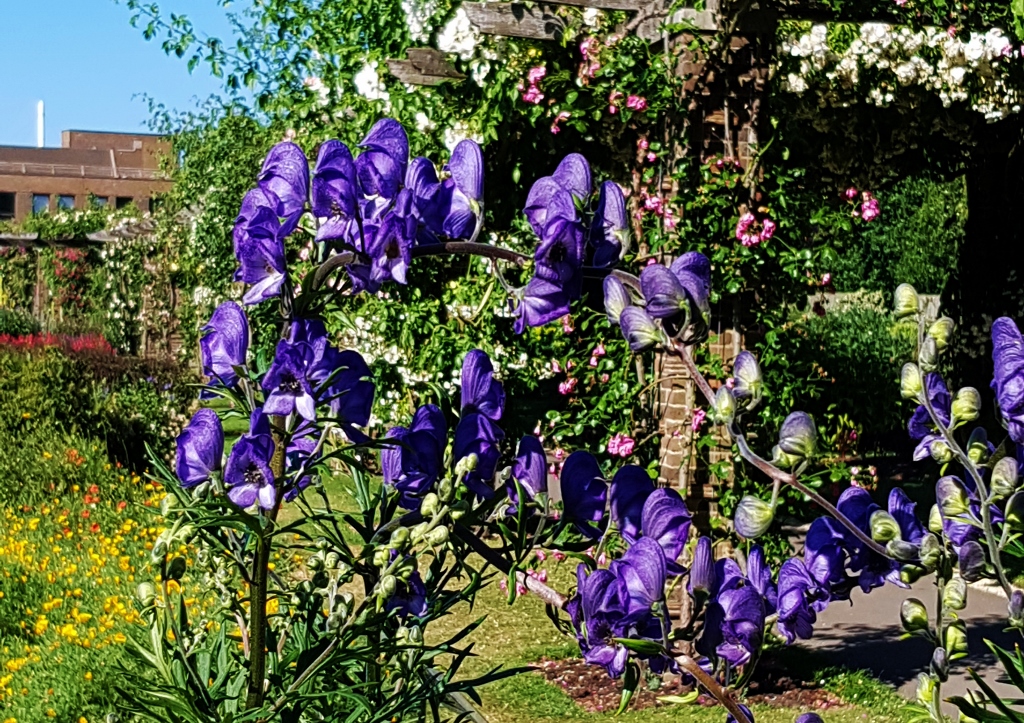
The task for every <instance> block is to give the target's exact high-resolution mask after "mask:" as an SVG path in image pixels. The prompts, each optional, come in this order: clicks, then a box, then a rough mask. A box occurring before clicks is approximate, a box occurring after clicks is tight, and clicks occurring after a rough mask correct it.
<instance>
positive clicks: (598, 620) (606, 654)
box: [566, 564, 629, 678]
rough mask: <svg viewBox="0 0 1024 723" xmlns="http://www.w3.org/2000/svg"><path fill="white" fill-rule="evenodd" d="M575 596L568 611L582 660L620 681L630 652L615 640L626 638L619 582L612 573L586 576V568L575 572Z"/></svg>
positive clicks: (583, 566)
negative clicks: (624, 635)
mask: <svg viewBox="0 0 1024 723" xmlns="http://www.w3.org/2000/svg"><path fill="white" fill-rule="evenodd" d="M576 578H577V589H576V595H575V596H574V597H573V599H572V600H570V601H569V603H568V604H567V605H566V610H567V612H568V613H569V617H570V619H571V620H572V624H573V628H575V630H576V639H577V640H578V641H579V644H580V651H581V652H582V653H583V659H584V660H586V661H587V662H588V663H590V664H591V665H600V666H601V667H602V668H604V669H605V670H606V671H607V672H608V677H610V678H618V677H619V676H621V675H622V673H623V672H624V671H625V669H626V660H627V659H628V658H629V650H628V649H627V648H626V647H625V646H624V645H622V644H621V643H618V642H616V641H615V638H618V637H623V636H622V633H623V632H624V631H623V630H622V626H621V622H622V620H623V618H624V617H625V614H626V610H625V606H624V605H623V602H622V599H621V585H620V583H619V579H618V578H617V577H616V576H615V574H614V573H612V572H611V571H610V570H595V571H594V572H592V573H590V574H589V575H587V572H586V566H585V565H583V564H580V565H579V567H578V568H577V571H576Z"/></svg>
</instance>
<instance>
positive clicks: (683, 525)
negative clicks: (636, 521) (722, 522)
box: [640, 488, 691, 567]
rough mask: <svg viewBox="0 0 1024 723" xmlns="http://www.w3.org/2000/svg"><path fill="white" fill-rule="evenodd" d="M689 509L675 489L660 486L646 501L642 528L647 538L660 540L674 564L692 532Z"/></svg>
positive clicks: (659, 542) (670, 563)
mask: <svg viewBox="0 0 1024 723" xmlns="http://www.w3.org/2000/svg"><path fill="white" fill-rule="evenodd" d="M690 519H691V518H690V511H689V510H688V509H686V503H685V502H684V501H683V498H682V497H681V496H680V495H679V493H678V492H677V491H676V490H673V489H664V488H659V489H656V490H654V492H652V493H651V494H650V496H649V497H648V498H647V501H646V502H644V508H643V511H642V512H641V514H640V520H641V524H640V528H641V530H642V531H643V534H644V537H650V538H652V539H654V540H657V542H658V544H659V545H661V548H662V549H663V550H664V551H665V559H667V560H668V562H669V566H670V567H671V566H672V565H673V564H674V563H675V561H676V560H677V559H678V558H679V555H680V554H682V552H683V548H684V547H685V546H686V541H687V538H688V537H689V535H690Z"/></svg>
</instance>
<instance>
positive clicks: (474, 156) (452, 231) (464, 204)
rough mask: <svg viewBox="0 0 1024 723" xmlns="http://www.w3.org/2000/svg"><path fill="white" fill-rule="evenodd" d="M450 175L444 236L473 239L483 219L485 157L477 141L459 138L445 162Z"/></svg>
mask: <svg viewBox="0 0 1024 723" xmlns="http://www.w3.org/2000/svg"><path fill="white" fill-rule="evenodd" d="M448 172H449V173H450V174H451V179H450V180H451V183H452V185H453V186H454V188H451V189H450V191H449V193H450V198H451V202H450V203H451V205H450V208H449V210H448V214H447V217H446V218H445V219H444V223H443V228H444V235H445V236H448V237H449V238H463V239H468V238H472V237H473V236H474V235H475V231H476V228H477V224H478V223H479V222H480V219H481V218H482V216H481V213H482V209H481V206H482V205H483V198H484V156H483V153H482V152H481V150H480V146H479V145H477V143H476V141H473V140H470V139H466V140H463V141H460V142H459V144H458V145H457V146H455V150H454V151H452V157H451V160H450V161H449V162H448Z"/></svg>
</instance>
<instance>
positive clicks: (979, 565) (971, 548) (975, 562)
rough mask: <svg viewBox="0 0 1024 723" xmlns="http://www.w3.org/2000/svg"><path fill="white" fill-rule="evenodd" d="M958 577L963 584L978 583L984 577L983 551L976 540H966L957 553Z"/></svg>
mask: <svg viewBox="0 0 1024 723" xmlns="http://www.w3.org/2000/svg"><path fill="white" fill-rule="evenodd" d="M957 563H958V566H959V567H960V577H962V578H963V579H964V582H978V580H980V579H981V578H983V577H984V576H985V550H984V548H983V547H982V546H981V543H980V542H978V541H977V540H968V541H967V542H965V543H964V544H962V545H961V546H960V551H959V552H958V553H957Z"/></svg>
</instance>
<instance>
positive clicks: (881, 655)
mask: <svg viewBox="0 0 1024 723" xmlns="http://www.w3.org/2000/svg"><path fill="white" fill-rule="evenodd" d="M935 596H936V592H935V587H934V586H933V585H931V584H928V582H927V580H921V581H920V582H918V583H917V584H916V585H914V587H913V588H912V589H910V590H904V589H902V588H898V587H896V586H894V585H886V586H885V587H882V588H879V589H877V590H873V591H872V592H871V593H870V594H868V595H865V594H864V593H862V592H861V591H860V589H857V590H855V591H854V592H853V594H852V596H851V599H852V603H853V604H852V605H851V604H850V603H846V602H834V603H832V604H831V605H829V607H828V609H827V610H826V611H825V612H824V613H823V614H822V615H821V616H819V618H818V623H817V624H816V625H815V626H814V637H813V638H812V639H811V640H809V641H806V642H804V643H802V644H803V645H806V646H807V647H809V648H812V649H814V650H817V651H819V652H821V653H822V654H823V655H825V657H826V658H827V659H828V660H830V661H831V662H833V663H834V664H836V665H842V666H846V667H848V668H851V669H853V670H859V669H866V670H870V671H871V672H872V673H874V674H875V675H876V676H877V677H878V678H879V679H881V680H883V681H885V682H887V683H890V684H892V685H893V686H895V687H896V688H898V689H899V691H900V692H901V693H902V694H903V695H904V696H905V697H907V698H908V699H910V700H913V699H914V697H915V696H914V692H915V690H916V687H917V675H918V673H920V672H921V671H923V670H926V669H927V667H928V662H929V660H930V658H931V652H932V647H931V645H930V644H929V643H928V641H926V640H923V639H921V638H917V637H914V638H911V639H909V640H900V639H899V636H900V633H901V630H902V629H901V627H900V618H899V614H900V604H901V603H902V602H903V600H904V599H905V598H908V597H914V598H917V599H918V600H921V601H922V602H924V603H925V606H926V607H927V608H928V614H929V616H930V617H931V618H932V619H934V617H935V604H936V600H935ZM960 617H961V618H962V619H963V620H965V621H966V622H967V635H968V643H969V646H970V655H969V656H968V657H967V658H965V659H963V660H960V661H958V662H956V663H954V664H953V666H952V669H951V671H950V676H949V682H947V683H945V684H944V685H943V686H942V697H943V698H948V697H949V696H952V695H964V694H965V693H966V691H967V689H968V688H971V689H977V685H975V684H974V681H972V680H971V678H970V676H969V675H968V674H967V668H968V667H973V668H974V669H975V670H976V671H978V672H979V673H981V674H982V676H983V677H984V678H985V682H986V683H988V684H989V685H991V686H992V687H993V688H994V689H995V691H996V692H997V693H999V694H1000V695H1002V696H1003V697H1011V698H1014V697H1017V696H1018V695H1019V692H1018V691H1017V690H1016V689H1015V688H1013V687H1012V686H1010V685H1006V684H1004V683H1000V682H998V679H999V677H1000V672H999V667H998V665H997V663H996V660H995V657H994V656H993V655H992V653H991V652H990V651H989V649H988V647H987V646H986V645H985V644H984V642H983V640H984V639H985V638H987V639H989V640H992V641H994V642H996V643H997V644H999V645H1001V646H1002V647H1004V648H1010V649H1012V647H1013V645H1014V644H1015V643H1017V642H1024V641H1022V639H1021V636H1020V635H1019V634H1017V633H1014V632H1003V629H1004V627H1005V626H1006V599H1005V598H1003V597H1001V596H999V595H996V594H993V593H990V592H987V591H983V590H979V589H975V588H971V589H970V590H969V591H968V594H967V608H966V609H965V610H963V611H962V613H961V614H960ZM944 709H945V710H946V712H947V713H948V714H950V715H953V714H954V713H955V710H956V708H955V706H953V705H951V704H949V703H946V704H944ZM953 720H956V717H955V716H954V718H953Z"/></svg>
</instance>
